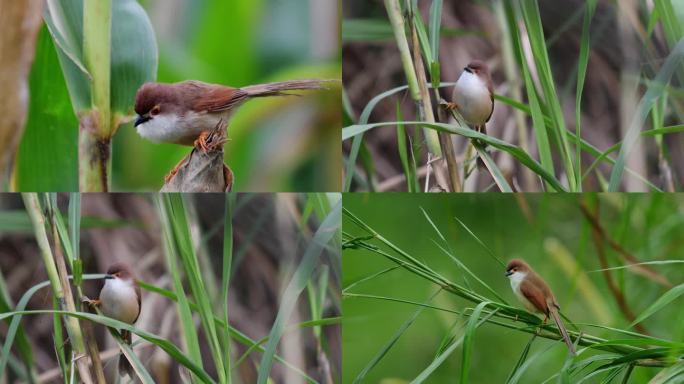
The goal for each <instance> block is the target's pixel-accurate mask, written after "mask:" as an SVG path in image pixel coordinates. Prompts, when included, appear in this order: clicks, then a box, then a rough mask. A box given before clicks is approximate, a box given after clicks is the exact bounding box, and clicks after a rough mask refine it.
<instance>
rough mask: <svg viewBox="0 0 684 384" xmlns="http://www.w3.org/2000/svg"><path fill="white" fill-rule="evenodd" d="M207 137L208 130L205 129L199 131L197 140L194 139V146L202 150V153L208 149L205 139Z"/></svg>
mask: <svg viewBox="0 0 684 384" xmlns="http://www.w3.org/2000/svg"><path fill="white" fill-rule="evenodd" d="M208 138H209V132H207V131H202V133H200V135H199V137H197V140H195V143H194V146H195V148H199V149H200V150H202V152H203V153H207V151H209V147H207V139H208Z"/></svg>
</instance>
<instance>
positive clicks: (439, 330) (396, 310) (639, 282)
mask: <svg viewBox="0 0 684 384" xmlns="http://www.w3.org/2000/svg"><path fill="white" fill-rule="evenodd" d="M343 199H344V207H345V209H347V210H349V211H351V213H353V214H354V215H356V216H357V217H359V218H360V219H361V220H363V221H364V222H365V223H366V224H368V225H369V226H370V227H371V228H373V229H374V230H375V231H377V232H378V233H379V234H380V235H381V236H383V237H385V238H386V239H388V240H389V241H390V242H392V243H394V244H395V245H396V246H398V247H399V248H401V249H402V250H404V251H406V252H407V253H409V254H410V255H412V256H413V257H415V258H417V259H419V260H421V261H423V262H425V263H426V264H427V265H429V266H430V267H432V268H433V269H435V270H436V271H437V272H438V273H440V274H441V275H443V276H444V277H446V278H447V279H448V280H450V281H452V282H455V283H458V284H464V285H465V284H466V283H464V278H463V276H462V275H461V274H460V273H459V270H458V268H457V267H456V265H455V263H454V262H453V261H452V260H451V259H450V258H449V257H448V256H447V255H446V254H445V253H443V251H442V250H440V248H439V247H438V246H437V245H436V243H435V242H437V243H440V239H439V237H438V235H437V234H436V232H435V231H434V229H433V228H432V226H431V225H430V223H429V222H428V221H427V219H426V218H425V216H424V215H423V213H422V211H421V210H420V207H422V208H423V209H425V211H426V212H427V214H428V215H429V216H430V217H431V219H432V220H433V221H434V223H435V225H436V226H437V227H438V228H439V229H440V231H441V232H442V233H443V234H444V236H445V237H446V239H447V241H448V242H449V245H450V247H451V249H452V251H453V254H454V255H455V257H457V258H458V259H459V260H461V261H462V262H463V263H464V264H465V265H466V266H467V267H468V268H469V269H471V270H472V271H473V273H474V274H475V275H477V276H478V277H479V278H480V279H482V280H483V281H484V282H485V283H486V284H488V285H489V286H491V287H492V288H493V289H494V290H496V291H497V292H498V293H499V294H500V295H501V296H502V297H503V298H504V299H505V300H506V301H507V302H508V303H509V304H511V305H514V306H517V307H519V308H522V305H520V304H519V303H518V302H517V300H516V298H515V297H514V294H513V292H512V290H511V288H510V285H509V281H508V279H507V278H506V277H505V276H504V272H505V270H504V268H503V267H502V266H501V265H500V264H499V263H498V262H496V261H495V260H494V259H493V258H492V256H491V255H489V253H488V252H487V251H486V250H485V249H484V248H483V247H482V246H481V245H479V244H478V243H477V242H476V241H475V240H474V239H473V237H472V236H470V235H469V234H468V233H467V232H466V230H465V229H463V227H461V225H460V224H459V223H458V222H457V221H456V220H455V217H458V218H459V219H460V220H462V221H463V223H464V224H465V225H466V226H468V227H469V228H470V230H472V231H473V233H474V234H475V235H476V236H478V237H479V238H480V239H481V240H482V242H484V243H485V244H486V245H487V247H489V248H490V249H491V250H492V251H493V253H494V254H495V255H496V256H497V257H499V258H502V259H504V260H506V261H507V260H508V259H510V258H513V257H521V258H524V259H525V260H527V261H528V262H529V263H530V264H531V265H532V267H533V268H535V269H536V271H537V272H538V273H539V274H540V275H541V276H543V277H544V278H545V279H546V280H547V281H548V282H549V284H550V285H551V288H552V290H553V291H554V293H555V295H556V297H557V299H558V302H559V303H560V306H561V310H562V312H563V313H564V314H566V315H567V316H568V317H569V318H570V319H571V320H572V321H573V322H575V323H592V324H600V325H606V326H612V327H617V328H621V329H627V326H628V324H629V321H626V320H625V318H624V316H623V315H622V313H621V312H620V311H619V309H618V307H617V305H616V303H615V300H614V299H613V296H612V295H611V293H610V291H609V289H608V286H607V284H606V281H605V279H604V277H603V274H602V273H601V272H589V271H593V270H597V269H600V268H601V267H600V264H599V261H598V257H597V252H596V249H595V247H594V243H593V241H592V239H591V228H590V226H589V224H588V222H587V221H586V219H585V218H584V216H583V214H582V212H581V210H580V202H581V201H585V202H587V203H588V204H589V206H593V205H592V204H593V202H594V201H595V199H598V200H599V204H600V211H599V212H600V223H601V225H602V226H603V228H604V229H605V230H606V232H607V234H608V236H610V237H612V238H613V239H614V240H616V241H617V242H618V243H619V244H620V245H622V246H623V247H624V248H625V249H627V250H628V251H629V252H630V253H632V254H633V255H635V256H636V257H637V258H638V259H640V260H641V261H651V260H665V259H669V260H673V259H677V260H683V259H684V216H683V215H682V210H683V208H684V196H681V195H674V194H668V195H655V194H653V195H638V194H601V195H595V194H585V195H548V194H525V195H523V194H518V195H493V194H459V195H443V194H441V195H440V194H433V195H427V196H415V195H410V194H388V193H384V194H381V195H377V194H360V193H353V194H349V193H347V194H344V197H343ZM343 230H344V232H345V234H347V235H351V236H362V235H366V233H365V232H363V231H362V230H360V229H359V228H358V227H357V226H356V225H355V224H354V223H352V222H351V220H350V219H349V218H348V217H346V216H345V218H344V219H343ZM371 243H373V244H376V245H380V243H379V242H377V241H372V240H371ZM381 248H382V249H385V250H388V249H387V247H382V246H381ZM605 250H606V256H607V259H608V262H609V264H610V266H619V265H623V262H622V260H621V259H620V258H619V257H618V256H617V254H616V253H615V252H613V250H612V249H610V248H609V247H608V246H607V245H606V247H605ZM388 252H390V254H395V253H393V252H391V251H389V250H388ZM342 262H343V270H344V275H343V287H348V286H349V285H350V284H352V283H354V282H356V281H358V280H360V279H362V278H364V277H368V276H371V275H373V274H374V273H376V272H379V271H381V270H383V269H385V268H388V267H391V266H393V265H395V264H394V263H392V262H390V261H389V260H387V259H386V258H384V257H382V256H380V255H378V254H376V253H373V252H369V251H366V250H357V249H346V250H344V251H343V258H342ZM575 267H576V268H577V270H578V271H579V272H578V273H575V269H574V268H575ZM653 268H654V269H655V270H656V271H657V272H659V273H661V274H662V275H664V276H665V277H667V278H668V279H669V281H670V282H671V283H672V284H673V285H678V284H681V283H682V282H684V266H683V265H682V264H669V265H660V266H657V265H656V266H653ZM611 273H612V275H613V277H614V278H615V280H616V282H617V284H618V286H619V287H620V288H621V290H622V291H623V293H624V296H625V298H626V300H627V303H628V305H629V306H630V307H631V309H632V310H633V312H634V313H635V314H637V315H638V314H640V313H641V312H642V311H643V310H644V309H646V308H647V307H648V306H649V305H650V304H652V303H653V302H654V301H655V300H656V299H657V298H658V297H660V296H661V295H663V293H664V292H665V291H666V290H667V289H666V288H664V287H662V286H660V285H657V284H655V283H654V282H653V281H651V280H647V279H645V278H643V277H641V276H637V275H635V274H633V273H631V272H628V271H627V270H625V269H621V270H617V271H611ZM583 279H586V280H583ZM466 286H467V285H466ZM470 286H471V287H472V288H473V289H474V290H475V291H477V292H478V293H480V294H482V295H485V296H487V297H490V298H492V297H491V296H492V295H491V293H488V292H487V291H486V290H485V289H483V288H482V287H481V286H480V285H478V284H477V283H476V282H473V281H472V279H470ZM437 290H438V287H437V286H435V285H434V284H431V283H429V282H428V281H427V280H425V279H423V278H420V277H418V276H417V275H415V274H413V273H409V272H407V271H406V270H405V269H402V268H399V269H395V270H393V271H391V272H389V273H386V274H383V275H380V276H379V277H374V278H372V279H370V280H368V281H365V282H362V283H360V284H359V285H357V286H355V287H353V288H352V289H351V290H350V291H349V292H350V293H362V294H371V295H379V296H385V297H391V298H397V299H403V300H412V301H416V302H421V303H426V302H428V301H429V297H430V296H431V295H432V294H433V293H435V292H436V291H437ZM492 299H494V300H496V298H492ZM431 304H432V305H435V306H437V307H442V308H449V309H453V310H459V311H460V310H463V309H464V308H472V307H474V306H475V305H474V304H472V303H470V302H467V301H465V300H463V299H461V298H459V297H457V296H455V295H453V294H449V293H446V292H442V293H440V294H438V295H437V296H436V297H435V298H434V299H433V301H432V302H431ZM418 308H419V307H418V306H416V305H411V304H404V303H398V302H390V301H386V300H376V299H368V298H354V297H346V298H345V299H344V302H343V313H344V324H343V329H344V332H343V371H344V375H343V377H344V382H346V383H351V382H352V381H353V379H354V378H355V377H356V376H357V375H358V374H359V372H361V370H362V369H363V368H364V367H365V366H366V364H368V363H369V361H371V359H372V358H373V357H374V356H375V355H376V353H378V351H379V350H381V348H382V347H383V345H385V343H386V342H387V341H388V340H390V338H391V337H392V336H393V335H394V334H395V333H396V332H397V331H398V329H399V328H400V327H401V325H402V324H403V323H404V322H405V321H407V320H408V319H409V318H410V317H411V316H412V315H413V314H414V313H415V312H416V311H417V309H418ZM682 316H684V306H682V298H681V297H680V298H679V299H677V300H676V301H674V302H672V303H671V304H670V305H668V306H666V307H664V308H663V309H662V310H660V311H659V312H657V313H656V314H655V315H653V316H652V317H650V318H648V319H647V320H646V321H645V322H644V323H643V325H644V326H645V327H646V328H647V330H648V331H649V332H650V333H651V335H653V336H655V337H661V338H664V339H668V340H677V341H681V340H684V329H682V327H681V319H682ZM457 321H458V316H457V315H455V314H452V313H448V312H442V311H437V310H432V309H429V308H428V309H426V310H424V311H423V313H422V314H421V315H420V316H419V317H418V318H417V320H416V322H415V323H413V324H412V325H411V326H410V327H409V328H408V330H407V331H406V332H405V333H404V334H403V335H402V336H401V338H399V340H398V342H397V344H396V345H394V347H393V348H392V349H390V350H389V352H388V354H387V355H386V356H385V357H384V358H383V360H381V361H380V363H379V364H378V365H377V366H376V367H375V368H374V369H373V370H371V371H370V373H369V374H368V376H366V380H364V382H368V383H385V384H388V383H404V382H406V383H408V382H409V381H411V380H412V379H413V378H415V377H416V376H417V375H418V374H419V373H420V372H421V371H423V370H424V369H425V368H426V367H427V366H428V365H429V364H430V363H431V362H432V360H433V359H434V358H435V354H436V353H437V351H438V348H439V346H440V342H442V340H443V338H444V337H445V335H447V334H448V332H449V330H450V329H451V327H453V326H454V324H455V323H457ZM582 329H583V330H584V331H585V332H587V333H589V334H592V335H595V336H600V337H605V338H608V339H611V338H612V339H619V338H626V337H625V336H621V337H620V336H619V335H618V334H616V333H612V332H607V331H604V330H601V329H597V328H591V327H582ZM529 339H530V335H529V334H527V333H523V332H519V331H516V330H512V329H508V328H504V327H500V326H497V325H493V324H484V325H483V326H481V327H480V328H478V329H477V331H476V333H475V339H474V342H473V352H472V360H471V364H470V366H471V370H470V380H471V382H473V383H503V382H505V381H506V378H507V377H508V375H509V373H510V372H511V371H512V370H513V368H514V366H515V364H516V362H517V360H518V358H519V357H520V355H521V353H522V351H523V348H524V347H525V345H526V344H527V342H528V340H529ZM566 353H567V347H566V346H565V344H563V343H562V342H553V341H550V340H547V339H539V338H538V339H537V340H535V341H534V343H533V345H532V349H531V351H530V354H529V356H528V359H531V358H533V356H536V357H535V360H534V362H533V364H531V365H530V366H529V367H528V368H527V371H526V372H525V374H524V375H523V376H522V378H521V380H520V382H523V383H540V382H543V381H544V380H546V379H548V378H549V377H551V376H552V375H554V374H556V373H558V372H559V371H560V370H561V368H562V366H563V364H564V360H565V356H566ZM592 353H593V352H589V355H591V354H592ZM461 355H462V348H461V347H459V348H458V349H457V350H456V351H455V352H454V353H453V354H452V355H451V356H450V357H449V358H448V360H447V361H446V362H445V363H444V364H443V365H442V366H441V367H440V368H438V369H437V371H436V372H435V373H434V374H433V375H431V376H430V377H429V379H428V381H427V382H430V383H447V382H449V383H453V382H457V381H458V377H459V373H460V363H461V358H462V357H461ZM586 356H587V355H585V357H586ZM589 372H590V371H589ZM657 372H658V369H652V368H648V369H647V368H641V367H637V368H635V370H634V372H633V373H632V377H631V380H630V381H629V382H635V383H643V382H647V381H648V380H649V378H652V377H653V376H654V375H655V374H656V373H657ZM601 378H602V376H601V375H599V376H597V377H594V378H593V379H590V380H589V381H588V382H600V379H601ZM620 378H621V375H620V376H618V379H620ZM593 380H595V381H593ZM555 381H556V379H552V380H551V382H555ZM618 382H619V380H618Z"/></svg>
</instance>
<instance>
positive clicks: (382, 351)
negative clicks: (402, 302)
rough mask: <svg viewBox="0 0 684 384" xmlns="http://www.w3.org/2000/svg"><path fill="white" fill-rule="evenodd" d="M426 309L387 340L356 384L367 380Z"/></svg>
mask: <svg viewBox="0 0 684 384" xmlns="http://www.w3.org/2000/svg"><path fill="white" fill-rule="evenodd" d="M439 292H441V290H438V291H437V292H435V293H434V294H432V296H430V298H429V299H428V301H427V302H428V303H429V302H431V301H432V299H434V297H435V296H437V294H438V293H439ZM425 308H426V307H424V306H421V307H419V308H418V309H417V310H416V311H415V312H414V313H413V315H411V317H409V318H408V319H407V320H406V321H405V322H404V323H403V324H402V325H401V326H400V327H399V328H398V329H397V331H396V332H395V333H394V334H393V335H392V337H390V338H389V340H387V342H386V343H385V344H384V345H383V346H382V347H381V348H380V349H379V350H378V352H377V353H376V354H375V355H374V356H373V358H371V359H370V361H369V362H368V364H366V366H364V367H363V369H362V370H361V372H359V374H358V375H356V377H355V378H354V382H353V383H354V384H357V383H362V382H363V381H364V379H365V378H366V375H368V373H369V372H370V371H371V370H372V369H373V368H374V367H375V366H376V365H378V363H379V362H380V361H381V360H382V358H383V357H385V355H387V353H388V352H389V350H390V349H392V347H393V346H394V344H396V343H397V341H399V338H400V337H401V336H402V335H403V334H404V333H405V332H406V331H407V330H408V328H409V327H410V326H411V325H412V324H413V323H414V322H415V321H416V319H417V318H418V316H420V314H421V313H423V311H424V310H425Z"/></svg>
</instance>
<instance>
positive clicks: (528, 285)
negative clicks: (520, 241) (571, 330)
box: [506, 259, 575, 355]
mask: <svg viewBox="0 0 684 384" xmlns="http://www.w3.org/2000/svg"><path fill="white" fill-rule="evenodd" d="M506 276H508V279H509V280H510V281H511V288H513V292H514V293H515V296H516V297H517V298H518V300H520V302H521V303H522V304H523V305H524V306H525V308H527V310H528V311H530V312H536V313H542V314H544V323H546V320H547V319H548V318H549V317H551V318H552V319H553V321H554V322H555V323H556V326H557V327H558V331H560V334H561V336H562V337H563V340H564V341H565V344H567V345H568V350H570V353H571V354H573V355H574V354H575V345H574V344H573V343H572V340H570V335H568V331H567V330H566V329H565V325H564V324H563V321H562V320H561V318H560V313H559V310H560V306H559V305H558V302H557V301H556V297H555V296H554V295H553V292H551V288H549V286H548V284H546V282H545V281H544V279H542V278H541V277H540V276H539V275H538V274H537V273H536V272H535V271H534V270H533V269H532V267H530V266H529V265H528V264H527V263H526V262H524V261H523V260H521V259H513V260H511V261H510V262H509V263H508V266H506Z"/></svg>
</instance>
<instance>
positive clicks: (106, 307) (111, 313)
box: [89, 263, 142, 377]
mask: <svg viewBox="0 0 684 384" xmlns="http://www.w3.org/2000/svg"><path fill="white" fill-rule="evenodd" d="M104 278H105V283H104V286H103V287H102V290H101V291H100V295H99V298H98V299H96V300H89V303H90V304H91V305H93V306H96V307H99V308H100V310H101V311H102V314H104V315H105V316H107V317H111V318H112V319H116V320H119V321H121V322H124V323H127V324H134V323H135V322H136V321H137V320H138V317H139V316H140V310H141V308H142V307H141V303H142V302H141V294H140V286H138V284H137V282H136V279H135V276H134V274H133V270H132V269H131V268H130V266H128V265H127V264H125V263H114V264H112V265H111V266H110V267H109V268H108V269H107V273H106V274H105V277H104ZM120 334H121V338H122V339H123V340H124V342H125V343H126V344H128V345H131V342H132V341H133V340H132V335H131V332H129V331H127V330H121V333H120ZM119 374H120V375H125V374H128V375H129V376H130V377H133V367H132V366H131V365H130V363H129V361H128V359H126V358H125V357H123V356H121V357H120V358H119Z"/></svg>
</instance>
